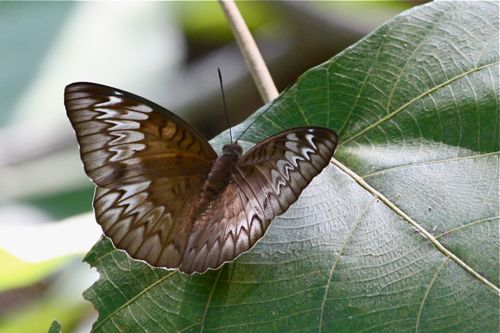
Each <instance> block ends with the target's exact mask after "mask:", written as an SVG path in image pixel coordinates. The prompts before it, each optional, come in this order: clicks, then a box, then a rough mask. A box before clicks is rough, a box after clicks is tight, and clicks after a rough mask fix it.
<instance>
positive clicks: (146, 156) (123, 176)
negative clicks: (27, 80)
mask: <svg viewBox="0 0 500 333" xmlns="http://www.w3.org/2000/svg"><path fill="white" fill-rule="evenodd" d="M65 106H66V110H67V113H68V117H69V119H70V121H71V123H72V125H73V128H74V129H75V132H76V135H77V139H78V143H79V144H80V155H81V158H82V161H83V163H84V168H85V171H86V173H87V175H88V176H89V177H90V178H91V179H92V180H93V181H94V183H95V184H96V185H97V187H96V192H95V196H94V210H95V215H96V220H97V222H98V223H99V224H100V225H101V226H102V229H103V231H104V234H105V235H106V236H107V237H109V238H110V239H111V240H112V241H113V244H114V245H115V246H116V247H117V248H120V249H123V250H125V251H127V253H128V254H129V255H130V256H131V257H133V258H135V259H142V260H145V261H146V262H148V263H149V264H151V265H153V266H158V267H165V268H175V267H178V268H179V269H180V270H181V271H183V272H186V273H193V272H204V271H206V270H207V269H208V268H217V267H219V266H220V265H222V264H223V263H224V262H226V261H231V260H233V259H234V258H235V257H237V256H238V255H239V254H241V253H243V252H244V251H246V250H248V249H249V248H251V247H252V246H253V244H255V242H257V240H259V239H260V238H261V237H262V235H263V234H264V232H265V231H266V229H267V228H268V226H269V224H270V222H271V220H272V219H273V218H274V217H276V216H278V215H279V214H282V213H283V212H284V211H286V210H287V209H288V207H289V206H290V205H291V204H292V203H294V202H295V201H296V200H297V199H298V197H299V195H300V193H301V192H302V191H303V190H304V188H305V187H306V186H307V185H308V184H309V183H310V182H311V180H312V179H313V178H314V177H315V176H316V175H317V174H319V173H320V172H321V170H322V169H323V168H324V167H325V166H326V165H327V164H328V163H329V161H330V159H331V158H332V156H333V152H334V150H335V147H336V145H337V137H336V135H335V133H334V132H332V131H331V130H329V129H324V128H318V127H302V128H295V129H291V130H287V131H284V132H281V133H279V134H277V135H275V136H272V137H270V138H268V139H266V140H264V141H262V142H260V143H258V144H257V145H255V146H254V147H253V148H252V149H250V150H249V151H248V152H247V153H246V154H244V155H243V156H242V157H241V159H239V160H236V161H232V162H230V163H228V164H227V168H225V166H226V164H223V165H222V166H223V167H222V168H219V169H217V168H215V167H214V165H215V164H217V163H218V161H222V160H224V159H223V157H219V159H220V160H219V159H217V158H218V157H217V154H216V153H215V152H214V150H213V148H212V147H211V146H210V144H209V143H208V141H207V140H206V139H205V138H204V137H203V136H202V135H201V134H199V133H198V132H197V131H196V130H195V129H194V128H192V127H191V126H190V125H189V124H187V123H186V122H184V121H183V120H181V119H180V118H179V117H177V116H175V115H174V114H173V113H171V112H169V111H167V110H166V109H164V108H162V107H160V106H158V105H156V104H154V103H152V102H150V101H148V100H145V99H143V98H141V97H139V96H135V95H133V94H130V93H127V92H124V91H121V90H118V89H114V88H110V87H106V86H102V85H97V84H92V83H74V84H71V85H69V86H68V87H66V90H65ZM237 147H238V149H240V150H241V147H239V146H237ZM226 157H227V156H226ZM224 163H225V162H224ZM219 166H220V163H219ZM214 170H215V171H217V170H220V171H221V174H220V175H219V176H217V175H215V176H214V172H215V171H214ZM215 173H216V172H215ZM209 174H210V175H211V176H209ZM212 181H215V183H211V182H212ZM220 184H225V185H223V187H221V185H220ZM212 185H214V186H212ZM215 185H217V186H215ZM214 188H216V189H217V190H216V191H214ZM209 192H210V193H209Z"/></svg>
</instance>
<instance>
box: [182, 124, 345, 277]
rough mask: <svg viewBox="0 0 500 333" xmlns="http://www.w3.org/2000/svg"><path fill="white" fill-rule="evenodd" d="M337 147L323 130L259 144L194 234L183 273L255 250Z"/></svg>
mask: <svg viewBox="0 0 500 333" xmlns="http://www.w3.org/2000/svg"><path fill="white" fill-rule="evenodd" d="M336 146H337V136H336V134H335V133H334V132H333V131H331V130H329V129H325V128H318V127H301V128H295V129H291V130H287V131H284V132H281V133H279V134H277V135H275V136H272V137H270V138H268V139H266V140H264V141H262V142H261V143H259V144H257V145H255V146H254V147H253V148H252V149H250V150H249V151H248V152H247V153H246V154H245V155H244V156H243V157H242V158H241V160H240V161H239V163H238V165H237V167H236V168H235V170H234V173H233V176H232V179H231V181H230V183H229V185H228V186H227V188H226V190H225V191H224V193H223V194H221V195H220V196H219V197H218V198H217V200H216V201H215V202H214V205H213V206H212V209H211V211H210V214H208V216H210V217H211V220H210V222H209V223H207V224H206V225H207V226H209V227H206V228H201V229H199V230H196V229H194V230H193V231H192V233H191V235H190V238H189V242H188V245H187V248H186V252H185V254H184V258H183V260H182V262H183V263H182V265H181V266H180V269H181V270H183V271H185V272H188V273H191V272H203V271H205V270H206V269H207V267H211V268H213V267H218V266H220V265H222V264H223V263H224V262H226V261H230V260H232V259H233V258H235V257H237V256H238V255H239V254H241V253H242V252H244V251H246V250H248V249H250V248H251V247H252V246H253V245H254V244H255V243H256V242H257V240H259V239H260V238H261V237H262V235H263V234H264V232H265V231H266V229H267V228H268V226H269V224H270V223H271V220H272V219H273V218H274V217H276V216H278V215H280V214H282V213H283V212H284V211H286V210H287V209H288V207H290V205H291V204H293V203H294V202H295V201H296V200H297V199H298V197H299V195H300V194H301V193H302V191H303V190H304V188H305V187H306V186H307V185H308V184H309V183H310V182H311V181H312V179H313V178H314V177H315V176H317V175H318V174H319V173H320V172H321V171H322V170H323V169H324V168H325V167H326V166H327V165H328V163H329V162H330V160H331V158H332V156H333V153H334V150H335V148H336Z"/></svg>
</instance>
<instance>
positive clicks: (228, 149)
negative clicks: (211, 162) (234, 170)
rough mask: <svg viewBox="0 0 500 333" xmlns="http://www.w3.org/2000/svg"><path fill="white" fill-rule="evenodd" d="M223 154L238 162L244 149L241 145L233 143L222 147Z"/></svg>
mask: <svg viewBox="0 0 500 333" xmlns="http://www.w3.org/2000/svg"><path fill="white" fill-rule="evenodd" d="M222 153H223V155H227V156H230V157H231V158H232V159H233V160H234V161H237V160H238V159H239V158H240V157H241V154H243V148H241V146H240V144H239V143H231V144H228V145H225V146H224V147H222Z"/></svg>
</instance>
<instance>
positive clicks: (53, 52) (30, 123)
mask: <svg viewBox="0 0 500 333" xmlns="http://www.w3.org/2000/svg"><path fill="white" fill-rule="evenodd" d="M416 4H419V2H409V1H397V2H395V1H392V2H375V1H371V2H285V1H275V2H243V3H239V7H240V10H241V12H242V15H243V16H244V17H245V19H246V20H247V23H248V24H249V26H250V28H251V30H252V32H253V34H254V36H255V38H256V40H257V43H258V45H259V47H260V48H261V51H262V53H263V55H264V58H265V59H266V61H267V63H268V65H269V67H270V71H271V74H272V76H273V78H274V79H275V82H276V84H277V86H278V88H279V89H280V90H281V89H282V88H284V87H285V86H287V85H288V84H290V83H291V82H293V81H294V80H295V79H296V78H297V77H298V76H299V75H300V74H301V73H303V72H304V71H305V70H306V69H308V68H310V67H312V66H315V65H317V64H320V63H321V62H323V61H325V60H327V59H329V58H331V57H332V56H333V55H335V54H336V53H337V52H339V51H341V50H342V49H344V48H345V47H347V46H349V45H351V44H353V43H354V42H356V41H357V40H359V39H360V38H362V37H363V36H365V35H366V34H368V33H369V32H370V31H371V30H373V29H374V28H375V27H377V26H378V25H380V24H381V23H382V22H384V21H385V20H387V19H389V18H391V17H393V16H394V15H396V14H398V13H399V12H401V11H403V10H405V9H408V8H410V7H412V6H414V5H416ZM0 64H1V70H0V333H3V332H34V333H36V332H46V331H47V329H48V327H49V325H50V322H51V321H52V320H53V319H54V318H56V319H58V320H59V321H60V322H61V323H62V326H63V330H64V332H88V331H90V328H91V325H92V322H93V321H94V320H95V319H96V317H97V314H96V312H95V311H94V309H93V308H92V305H91V304H90V303H89V302H86V301H85V300H84V299H83V297H82V296H81V293H82V292H83V290H85V289H86V288H87V287H88V286H90V285H91V284H92V283H93V282H94V281H95V280H96V279H97V277H98V276H97V273H95V271H94V270H93V269H91V268H89V266H88V265H87V264H85V263H82V258H83V256H84V254H85V253H86V252H87V251H88V250H89V249H90V248H91V247H92V245H93V244H94V243H95V242H96V241H97V240H98V239H99V237H100V235H101V231H100V228H99V227H98V225H97V224H96V223H95V222H94V221H93V216H92V213H91V202H92V194H93V185H92V183H91V182H90V181H89V180H88V179H87V178H86V176H85V174H84V172H83V168H82V163H81V162H80V159H79V154H78V147H77V144H76V139H75V136H74V133H73V132H72V129H71V126H70V124H69V121H68V120H67V119H66V115H65V110H64V105H63V90H64V87H65V86H66V85H67V84H69V83H71V82H75V81H90V82H97V83H102V84H106V85H110V86H114V87H117V88H120V89H123V90H127V91H130V92H133V93H135V94H138V95H141V96H144V97H146V98H148V99H151V100H153V101H155V102H157V103H159V104H161V105H163V106H165V107H167V108H168V109H170V110H172V111H174V112H175V113H177V114H179V115H180V116H181V117H183V118H184V119H186V120H188V121H189V122H190V123H191V124H193V125H194V126H196V127H197V128H198V129H200V130H201V131H202V132H203V133H204V134H205V135H206V136H207V138H211V137H213V136H215V135H216V134H217V133H219V132H220V131H221V130H223V129H224V128H225V127H226V123H225V120H224V114H223V109H222V105H221V98H220V92H219V84H218V78H217V72H216V70H217V67H220V68H221V69H222V72H223V77H224V85H225V90H226V95H227V96H226V98H227V101H228V108H229V112H230V119H231V123H233V124H235V123H238V122H239V121H241V120H243V119H244V118H246V117H247V116H248V115H249V114H251V113H252V112H253V111H254V110H256V109H257V108H258V107H259V106H261V105H262V102H261V100H260V98H259V96H258V94H257V90H256V88H255V87H254V85H253V82H252V80H251V78H250V76H249V74H248V72H247V70H246V68H245V64H244V61H243V59H242V58H241V55H240V53H239V51H238V49H237V47H236V45H235V43H234V41H233V37H232V34H231V30H230V28H229V27H228V26H227V24H226V21H225V18H224V16H223V15H222V12H221V10H220V8H219V5H218V3H217V2H127V3H125V2H124V3H121V2H113V3H95V2H84V3H74V2H1V3H0Z"/></svg>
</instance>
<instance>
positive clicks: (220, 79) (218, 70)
mask: <svg viewBox="0 0 500 333" xmlns="http://www.w3.org/2000/svg"><path fill="white" fill-rule="evenodd" d="M217 73H219V83H220V90H221V92H222V102H223V103H224V114H225V115H226V123H227V127H228V128H229V137H230V138H231V144H233V133H232V131H231V125H230V124H229V115H228V113H227V105H226V97H225V96H224V85H223V84H222V74H221V73H220V68H219V67H217Z"/></svg>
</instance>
